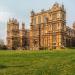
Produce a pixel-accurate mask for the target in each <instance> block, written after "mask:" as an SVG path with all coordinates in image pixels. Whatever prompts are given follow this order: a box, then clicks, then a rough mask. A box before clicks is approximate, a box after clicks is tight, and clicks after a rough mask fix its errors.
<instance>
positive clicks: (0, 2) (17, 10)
mask: <svg viewBox="0 0 75 75" xmlns="http://www.w3.org/2000/svg"><path fill="white" fill-rule="evenodd" d="M55 2H58V3H60V4H62V3H63V4H64V6H65V9H66V15H67V25H69V26H72V23H73V22H74V21H75V8H74V7H75V0H0V38H1V39H4V40H6V30H7V21H8V19H9V18H13V17H14V18H16V19H18V21H19V22H20V24H21V22H22V21H23V22H25V24H26V28H29V25H30V11H31V10H32V9H33V10H34V11H35V12H39V11H41V9H45V10H47V9H49V8H51V7H52V5H53V4H54V3H55Z"/></svg>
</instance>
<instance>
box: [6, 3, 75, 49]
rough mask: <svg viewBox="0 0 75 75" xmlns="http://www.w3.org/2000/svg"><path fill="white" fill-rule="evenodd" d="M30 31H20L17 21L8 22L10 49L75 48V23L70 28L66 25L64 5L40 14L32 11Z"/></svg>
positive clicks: (57, 5) (23, 26) (23, 25)
mask: <svg viewBox="0 0 75 75" xmlns="http://www.w3.org/2000/svg"><path fill="white" fill-rule="evenodd" d="M30 20H31V22H30V29H26V28H25V24H24V23H22V29H19V22H18V21H17V20H16V19H9V21H8V22H7V47H8V49H29V50H40V49H42V50H43V49H59V48H65V47H75V23H73V27H72V28H70V27H69V26H67V25H66V10H65V9H64V5H60V4H58V3H55V4H54V5H53V6H52V8H51V9H48V10H41V12H39V13H35V12H34V11H31V16H30Z"/></svg>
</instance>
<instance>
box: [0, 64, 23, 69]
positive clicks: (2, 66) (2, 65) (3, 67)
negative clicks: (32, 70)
mask: <svg viewBox="0 0 75 75" xmlns="http://www.w3.org/2000/svg"><path fill="white" fill-rule="evenodd" d="M9 67H24V65H10V66H7V65H4V64H0V69H5V68H9Z"/></svg>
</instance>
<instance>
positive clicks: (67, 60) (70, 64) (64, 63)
mask: <svg viewBox="0 0 75 75" xmlns="http://www.w3.org/2000/svg"><path fill="white" fill-rule="evenodd" d="M0 75H75V49H72V50H71V49H65V50H62V51H60V50H59V51H48V50H47V51H45V50H44V51H9V50H8V51H0Z"/></svg>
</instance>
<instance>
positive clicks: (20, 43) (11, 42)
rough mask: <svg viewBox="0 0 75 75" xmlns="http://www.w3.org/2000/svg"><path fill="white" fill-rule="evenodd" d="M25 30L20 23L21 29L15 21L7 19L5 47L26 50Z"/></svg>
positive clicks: (23, 25)
mask: <svg viewBox="0 0 75 75" xmlns="http://www.w3.org/2000/svg"><path fill="white" fill-rule="evenodd" d="M26 34H27V30H26V29H25V24H24V23H22V29H19V23H18V21H17V20H16V19H14V18H13V19H9V22H8V23H7V47H8V49H26V47H27V46H28V44H29V42H28V41H27V39H26V37H27V35H26ZM26 42H27V43H28V44H27V43H26Z"/></svg>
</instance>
